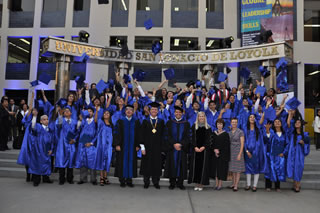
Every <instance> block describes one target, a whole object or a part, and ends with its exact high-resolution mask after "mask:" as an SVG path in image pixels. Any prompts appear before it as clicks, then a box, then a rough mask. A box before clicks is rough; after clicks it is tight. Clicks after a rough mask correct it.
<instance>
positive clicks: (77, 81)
mask: <svg viewBox="0 0 320 213" xmlns="http://www.w3.org/2000/svg"><path fill="white" fill-rule="evenodd" d="M74 81H75V82H76V83H77V86H79V87H81V86H82V84H83V82H84V77H83V75H80V76H77V77H76V78H75V79H74Z"/></svg>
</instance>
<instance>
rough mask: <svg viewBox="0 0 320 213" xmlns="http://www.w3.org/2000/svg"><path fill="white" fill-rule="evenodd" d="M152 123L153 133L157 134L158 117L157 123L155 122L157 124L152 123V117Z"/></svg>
mask: <svg viewBox="0 0 320 213" xmlns="http://www.w3.org/2000/svg"><path fill="white" fill-rule="evenodd" d="M150 123H151V126H152V130H151V131H152V133H153V134H156V132H157V130H156V128H157V123H158V119H156V123H155V125H153V123H152V120H151V119H150Z"/></svg>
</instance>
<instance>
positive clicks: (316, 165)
mask: <svg viewBox="0 0 320 213" xmlns="http://www.w3.org/2000/svg"><path fill="white" fill-rule="evenodd" d="M9 147H10V148H11V144H10V143H9ZM19 152H20V150H13V149H11V150H7V151H5V152H0V178H1V177H6V178H20V179H21V181H24V179H25V177H26V171H25V168H24V167H23V166H21V165H18V164H17V163H16V162H17V158H18V155H19ZM97 174H98V175H99V172H97ZM113 174H114V168H113V167H111V169H110V173H109V175H108V176H109V177H108V178H109V181H110V182H111V183H115V184H119V181H118V179H117V178H115V177H113ZM138 174H139V172H138ZM74 176H75V178H74V180H75V181H78V180H79V170H78V169H75V170H74ZM88 178H89V177H88ZM51 179H53V180H54V181H55V182H56V183H57V182H58V174H57V173H52V175H51ZM98 181H99V176H98ZM226 182H227V183H224V184H223V185H224V186H228V185H230V184H231V182H230V181H226ZM134 183H135V184H137V185H142V184H143V178H142V177H141V176H139V177H138V178H135V179H134ZM245 183H246V178H245V175H244V174H242V175H241V179H240V183H239V187H245ZM160 185H162V186H168V185H169V180H168V179H167V178H161V181H160ZM185 185H187V184H185ZM213 185H214V181H213V180H211V186H213ZM190 186H193V185H190ZM258 187H259V188H264V178H263V175H260V179H259V184H258ZM301 187H302V188H303V189H320V151H316V150H315V148H314V146H312V147H311V152H310V154H309V155H308V156H307V157H306V160H305V169H304V173H303V178H302V182H301ZM281 188H282V189H290V188H292V180H289V179H288V180H287V182H285V183H281Z"/></svg>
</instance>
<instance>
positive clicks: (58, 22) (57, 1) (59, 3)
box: [41, 0, 67, 27]
mask: <svg viewBox="0 0 320 213" xmlns="http://www.w3.org/2000/svg"><path fill="white" fill-rule="evenodd" d="M66 8H67V1H65V0H43V7H42V16H41V27H64V26H65V21H66Z"/></svg>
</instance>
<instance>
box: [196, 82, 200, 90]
mask: <svg viewBox="0 0 320 213" xmlns="http://www.w3.org/2000/svg"><path fill="white" fill-rule="evenodd" d="M196 87H197V88H198V87H201V81H200V80H197V82H196Z"/></svg>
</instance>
